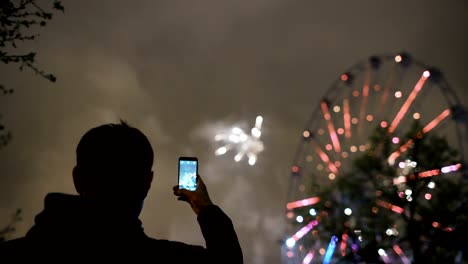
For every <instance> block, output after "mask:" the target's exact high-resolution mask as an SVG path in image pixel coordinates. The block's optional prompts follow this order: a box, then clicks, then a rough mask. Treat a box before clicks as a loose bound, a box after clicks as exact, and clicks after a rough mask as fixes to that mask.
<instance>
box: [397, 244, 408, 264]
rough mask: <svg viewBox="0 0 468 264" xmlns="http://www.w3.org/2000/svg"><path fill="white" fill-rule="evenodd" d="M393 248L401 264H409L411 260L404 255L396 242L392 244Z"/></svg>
mask: <svg viewBox="0 0 468 264" xmlns="http://www.w3.org/2000/svg"><path fill="white" fill-rule="evenodd" d="M393 250H394V251H395V253H397V255H398V256H399V257H400V259H401V261H402V262H403V264H411V261H410V260H409V259H408V258H407V257H406V255H405V253H403V250H401V248H400V246H398V245H397V244H395V245H393Z"/></svg>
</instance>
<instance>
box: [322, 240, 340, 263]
mask: <svg viewBox="0 0 468 264" xmlns="http://www.w3.org/2000/svg"><path fill="white" fill-rule="evenodd" d="M337 241H338V238H337V237H336V236H332V238H331V240H330V243H329V244H328V248H327V252H326V253H325V257H323V264H330V261H331V258H332V255H333V252H334V251H335V248H336V242H337Z"/></svg>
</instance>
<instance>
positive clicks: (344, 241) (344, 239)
mask: <svg viewBox="0 0 468 264" xmlns="http://www.w3.org/2000/svg"><path fill="white" fill-rule="evenodd" d="M348 237H349V236H348V234H347V233H346V232H344V233H343V234H342V235H341V244H340V251H341V256H343V257H344V256H346V248H347V247H348V243H347V240H348Z"/></svg>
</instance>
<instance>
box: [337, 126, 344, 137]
mask: <svg viewBox="0 0 468 264" xmlns="http://www.w3.org/2000/svg"><path fill="white" fill-rule="evenodd" d="M337 132H338V134H339V135H343V133H344V129H343V128H341V127H340V128H338V130H337Z"/></svg>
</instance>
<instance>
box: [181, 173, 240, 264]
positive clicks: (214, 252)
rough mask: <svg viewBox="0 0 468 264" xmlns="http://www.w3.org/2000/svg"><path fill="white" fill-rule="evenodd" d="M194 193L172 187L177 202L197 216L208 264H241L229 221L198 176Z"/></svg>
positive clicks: (237, 245)
mask: <svg viewBox="0 0 468 264" xmlns="http://www.w3.org/2000/svg"><path fill="white" fill-rule="evenodd" d="M197 178H198V179H197V182H198V186H197V189H196V190H195V191H193V192H192V191H188V190H184V189H179V188H178V186H175V187H174V194H175V195H176V196H179V200H182V201H186V202H188V203H189V204H190V205H191V207H192V209H193V211H194V212H195V213H196V214H197V220H198V223H199V224H200V228H201V231H202V234H203V237H204V238H205V241H206V250H205V251H206V252H205V253H206V254H203V255H204V256H206V258H207V260H209V263H232V264H242V263H243V255H242V249H241V246H240V244H239V240H238V238H237V234H236V231H235V230H234V226H233V224H232V221H231V219H230V218H229V217H228V216H227V215H226V214H225V213H224V212H223V211H222V210H221V209H220V208H219V207H218V206H216V205H214V204H213V203H212V202H211V199H210V197H209V195H208V191H207V189H206V186H205V184H204V183H203V181H202V179H201V178H200V176H199V175H198V177H197Z"/></svg>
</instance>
